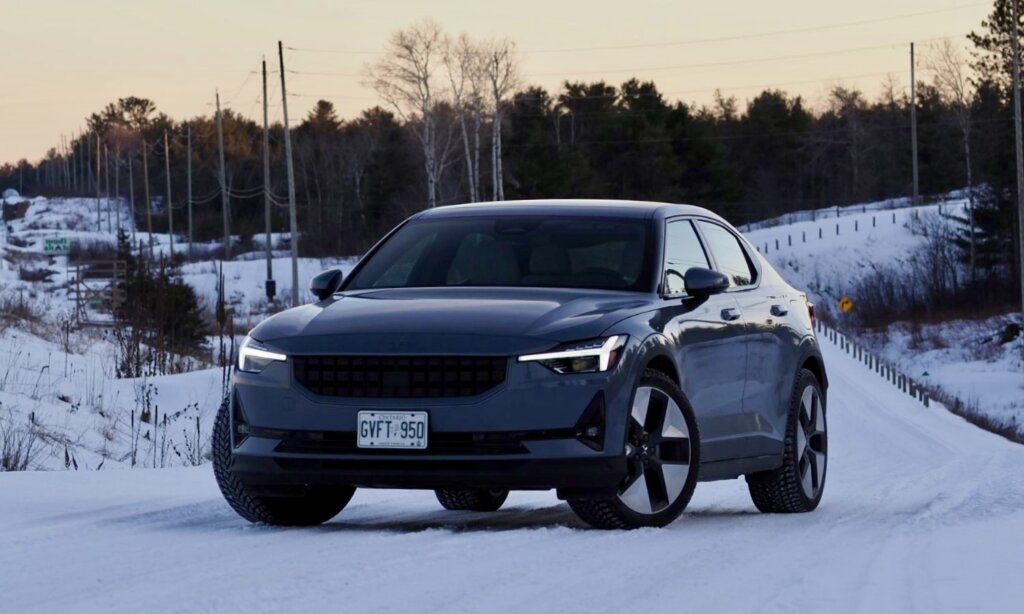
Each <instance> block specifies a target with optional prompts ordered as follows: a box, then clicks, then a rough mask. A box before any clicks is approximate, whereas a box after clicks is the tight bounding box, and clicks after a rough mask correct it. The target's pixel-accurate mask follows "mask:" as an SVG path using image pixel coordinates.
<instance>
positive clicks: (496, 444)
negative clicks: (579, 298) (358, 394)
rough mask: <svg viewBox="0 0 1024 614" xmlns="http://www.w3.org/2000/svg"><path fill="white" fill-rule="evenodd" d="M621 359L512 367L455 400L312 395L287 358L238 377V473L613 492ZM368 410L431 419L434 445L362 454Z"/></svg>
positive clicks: (362, 483)
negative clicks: (596, 419) (566, 366)
mask: <svg viewBox="0 0 1024 614" xmlns="http://www.w3.org/2000/svg"><path fill="white" fill-rule="evenodd" d="M625 358H626V357H623V359H622V360H620V361H619V364H618V365H616V367H615V368H614V369H613V370H612V371H611V372H608V373H600V374H586V375H559V374H556V373H553V372H551V371H549V370H548V369H546V368H545V367H543V366H541V365H539V364H536V363H516V362H514V361H510V362H509V365H508V374H507V377H506V380H505V382H504V383H503V384H501V385H499V386H498V387H496V388H494V389H492V390H490V391H488V392H486V393H484V394H482V395H479V396H475V397H467V398H452V399H349V398H333V397H322V396H317V395H315V394H313V393H311V392H310V391H309V390H308V389H306V388H304V387H302V386H301V385H299V384H297V383H296V382H295V381H294V377H293V374H292V365H291V361H290V360H289V361H288V362H282V363H276V364H273V365H271V366H270V367H268V368H267V369H266V370H264V371H263V372H262V373H260V374H258V375H254V374H249V373H242V372H237V371H236V372H235V374H234V376H233V384H234V391H233V394H232V402H233V410H232V433H233V446H234V453H233V456H234V465H233V470H234V472H235V473H236V474H237V475H238V476H239V477H240V478H241V479H242V480H243V481H245V482H246V483H247V484H249V485H253V486H257V487H276V486H282V487H284V486H304V485H351V486H359V487H382V488H469V487H482V488H507V489H518V490H527V489H531V490H532V489H559V490H563V491H574V490H587V491H596V490H599V491H614V489H615V488H617V486H618V485H619V483H620V482H621V480H622V478H623V476H624V475H625V473H626V461H625V456H624V454H623V442H624V441H625V420H626V416H627V414H628V412H627V411H626V407H627V406H628V403H629V401H630V396H631V395H632V389H633V383H634V382H633V381H632V378H631V377H630V376H629V373H630V371H629V369H628V368H627V367H628V363H629V361H628V360H626V359H625ZM595 399H601V404H602V406H603V411H602V412H601V437H600V438H599V440H597V441H586V440H585V438H581V437H580V436H579V426H580V424H581V421H587V420H590V413H588V409H590V408H591V407H592V406H593V403H594V402H595ZM368 409H379V410H392V411H402V410H416V411H426V412H427V413H428V414H429V433H428V447H427V449H426V450H423V451H406V450H399V451H388V450H364V449H359V448H357V447H356V446H355V431H356V420H357V418H356V415H357V413H358V412H359V411H362V410H368ZM591 413H592V412H591ZM239 425H242V428H241V429H238V428H237V427H238V426H239Z"/></svg>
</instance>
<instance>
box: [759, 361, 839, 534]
mask: <svg viewBox="0 0 1024 614" xmlns="http://www.w3.org/2000/svg"><path fill="white" fill-rule="evenodd" d="M827 461H828V429H827V424H826V422H825V396H824V395H823V394H822V392H821V385H820V384H819V383H818V378H817V377H815V376H814V373H811V372H810V371H808V370H807V369H801V370H800V373H799V374H798V375H797V378H796V385H795V386H794V387H793V397H792V398H791V399H790V402H789V418H788V422H787V426H786V441H785V444H784V446H783V452H782V466H781V467H779V468H778V469H775V470H773V471H762V472H759V473H752V474H750V475H748V476H747V487H748V489H749V490H750V498H751V499H753V501H754V506H755V507H757V509H758V510H760V511H762V512H765V513H789V514H792V513H800V512H810V511H813V510H814V509H815V508H816V507H818V503H819V502H820V501H821V495H822V493H823V492H824V491H825V469H826V466H827Z"/></svg>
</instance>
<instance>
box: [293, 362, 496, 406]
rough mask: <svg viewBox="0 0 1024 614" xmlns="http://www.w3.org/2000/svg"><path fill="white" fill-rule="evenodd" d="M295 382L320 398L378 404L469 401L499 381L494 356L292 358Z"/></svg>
mask: <svg viewBox="0 0 1024 614" xmlns="http://www.w3.org/2000/svg"><path fill="white" fill-rule="evenodd" d="M293 362H294V365H295V367H294V373H295V380H296V381H297V382H298V383H299V384H301V385H302V386H304V387H305V388H307V389H308V390H309V391H310V392H312V393H314V394H318V395H322V396H331V397H349V398H357V399H360V398H379V399H403V398H408V399H424V398H452V397H469V396H476V395H479V394H483V393H485V392H487V391H488V390H490V389H492V388H494V387H496V386H498V385H499V384H501V383H503V382H504V381H505V372H506V370H507V364H508V360H507V359H506V358H505V357H495V356H295V357H294V358H293Z"/></svg>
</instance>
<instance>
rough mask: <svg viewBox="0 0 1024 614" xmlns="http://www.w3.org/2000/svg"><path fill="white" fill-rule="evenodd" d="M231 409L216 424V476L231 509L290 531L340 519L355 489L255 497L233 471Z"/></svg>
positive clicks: (221, 412) (224, 409) (226, 406)
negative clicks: (288, 495) (336, 518)
mask: <svg viewBox="0 0 1024 614" xmlns="http://www.w3.org/2000/svg"><path fill="white" fill-rule="evenodd" d="M232 465H233V462H232V458H231V409H230V404H229V403H228V402H227V401H225V402H224V403H223V404H222V405H221V407H220V410H219V411H218V412H217V419H216V421H215V422H214V424H213V475H214V477H215V478H216V479H217V486H218V487H220V492H221V494H222V495H224V499H225V500H226V501H227V502H228V505H230V506H231V509H233V510H235V512H236V513H237V514H238V515H239V516H241V517H242V518H245V519H246V520H248V521H249V522H262V523H266V524H271V525H278V526H288V527H308V526H313V525H318V524H322V523H324V522H327V521H328V520H330V519H331V518H334V517H335V516H337V515H338V512H340V511H341V510H342V509H343V508H344V507H345V506H346V505H348V502H349V500H350V499H351V498H352V495H353V493H355V488H352V487H341V488H322V489H320V488H310V489H308V490H306V491H305V492H304V493H303V494H301V495H297V496H290V497H266V496H260V495H257V494H254V493H253V492H252V489H251V488H250V487H249V486H247V485H246V484H245V482H243V481H242V480H241V479H240V478H239V477H238V476H237V475H236V474H235V472H234V470H233V469H232Z"/></svg>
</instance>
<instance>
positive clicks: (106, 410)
mask: <svg viewBox="0 0 1024 614" xmlns="http://www.w3.org/2000/svg"><path fill="white" fill-rule="evenodd" d="M12 198H14V197H12ZM17 200H21V199H20V198H18V199H17ZM109 204H110V206H109V207H108V203H107V202H106V201H101V202H100V206H99V208H98V209H99V215H97V207H96V200H95V199H90V198H70V199H46V198H35V199H31V205H30V206H29V208H28V210H27V211H26V213H25V217H24V218H20V219H15V220H10V221H8V222H6V223H5V224H4V225H3V228H2V229H0V302H2V301H5V300H8V301H17V302H19V303H20V302H25V303H27V304H29V305H30V306H31V308H32V310H33V311H35V312H36V313H37V314H38V317H39V318H40V321H38V322H34V323H31V324H29V325H25V324H23V323H22V324H12V322H10V321H8V320H6V319H4V316H6V314H2V313H0V429H2V428H8V429H18V430H19V431H22V432H23V431H25V430H29V429H31V430H32V431H33V432H35V433H37V434H38V435H39V439H38V440H37V442H36V444H35V454H34V455H33V459H32V462H31V463H30V468H33V469H59V468H65V467H68V466H69V467H71V468H75V467H78V468H80V469H95V468H97V467H101V466H102V467H103V468H104V469H110V468H113V467H130V466H132V464H133V463H134V465H135V466H140V467H154V466H156V467H164V466H180V465H187V464H191V463H193V462H197V461H202V460H203V459H202V456H203V455H204V454H205V452H206V451H207V450H208V447H209V446H208V443H209V436H210V432H211V429H210V426H211V424H212V419H213V416H214V414H215V412H216V409H217V407H218V405H219V402H220V398H221V394H222V373H221V370H220V369H216V368H201V369H199V370H196V371H193V372H191V373H184V374H180V375H165V376H157V377H146V378H137V379H118V378H117V377H116V373H115V369H116V361H117V355H118V349H117V345H116V340H115V339H114V338H113V337H112V333H111V331H110V330H109V329H106V328H93V327H82V328H79V327H77V326H75V324H74V316H73V311H74V310H73V305H72V302H71V300H70V299H69V296H68V288H67V284H68V281H69V277H70V274H69V271H68V263H67V261H68V258H67V257H66V256H63V255H55V256H50V255H47V254H45V253H44V244H45V242H46V240H47V239H56V238H65V239H68V240H69V242H71V243H73V244H77V245H78V247H80V248H81V247H85V246H92V247H96V246H106V247H108V248H113V247H114V246H115V245H116V229H117V226H118V218H120V223H121V226H122V227H123V228H124V229H125V230H126V231H128V232H129V233H130V232H131V230H132V220H131V216H130V215H128V213H127V210H126V209H125V208H124V207H118V206H117V203H116V202H114V201H110V203H109ZM108 220H109V227H110V230H109V231H108ZM136 233H137V238H138V239H142V238H143V237H147V235H146V234H145V233H140V232H139V231H136ZM147 238H148V237H147ZM276 238H277V239H280V235H278V236H277V237H276ZM154 246H155V247H154V251H155V252H161V253H168V252H169V250H170V237H169V236H167V235H159V234H157V235H154ZM200 247H201V248H202V247H211V246H206V245H204V246H200ZM175 249H176V251H183V250H184V249H185V244H184V243H182V242H181V239H180V237H179V238H178V239H177V241H176V244H175ZM255 256H259V257H262V254H241V255H239V256H238V259H237V260H232V261H228V262H225V263H224V264H223V274H224V280H225V284H224V285H225V296H226V298H227V300H228V302H229V303H230V304H231V306H232V309H233V311H234V314H235V315H234V317H235V321H236V323H237V324H238V332H239V334H244V333H245V332H246V331H247V330H248V328H249V327H251V326H253V325H255V324H256V323H257V322H259V321H260V320H262V319H263V318H264V317H266V316H267V315H269V314H270V313H271V312H272V311H274V310H276V309H279V308H280V305H276V306H272V305H268V303H267V300H266V296H265V287H264V281H263V280H264V279H265V278H266V262H265V261H264V260H261V259H258V258H254V257H255ZM275 256H276V257H275V258H274V259H273V267H274V277H275V278H276V279H277V280H278V289H277V296H278V300H279V301H280V300H282V299H283V301H284V302H285V303H286V304H290V296H289V295H290V293H291V287H292V283H291V260H290V258H289V257H288V254H287V252H284V253H282V252H277V253H276V254H275ZM353 264H354V260H353V259H328V260H321V259H314V258H300V259H299V283H300V284H301V285H302V289H301V292H300V300H311V299H312V295H311V294H309V292H308V291H307V290H306V284H308V281H309V279H310V278H311V277H312V276H313V275H315V274H316V273H319V272H320V271H322V270H324V269H326V268H334V267H339V268H341V269H342V270H344V271H345V272H346V273H347V272H348V271H349V270H351V267H352V265H353ZM22 270H26V271H41V270H46V271H49V272H50V273H51V274H50V275H49V278H48V280H45V281H43V280H38V281H25V280H22V279H21V277H22V275H21V271H22ZM219 272H220V265H219V263H215V262H212V261H203V262H194V263H189V264H185V265H184V266H183V267H182V268H181V276H182V279H184V281H185V282H186V283H188V284H190V285H191V286H192V287H193V288H194V289H195V290H196V292H197V294H198V295H199V297H200V301H201V305H203V306H205V307H206V308H207V309H208V310H211V311H212V308H213V306H214V305H215V304H216V301H217V293H218V283H219V282H218V280H219ZM97 319H100V318H97ZM211 319H212V316H211ZM212 346H213V344H212V343H211V347H210V357H209V360H207V361H206V362H207V364H208V365H212V364H215V362H216V361H215V360H214V358H215V357H214V352H215V348H214V347H212ZM197 366H198V367H203V366H204V365H202V364H198V365H197ZM165 419H166V421H167V422H166V423H165V422H164V420H165ZM154 420H160V423H159V424H154V423H153V421H154ZM197 420H198V423H197V422H196V421H197ZM197 425H198V429H197V428H196V427H197ZM0 609H2V608H0Z"/></svg>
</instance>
